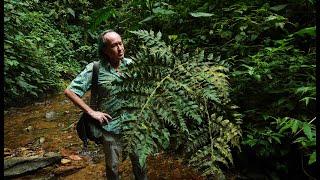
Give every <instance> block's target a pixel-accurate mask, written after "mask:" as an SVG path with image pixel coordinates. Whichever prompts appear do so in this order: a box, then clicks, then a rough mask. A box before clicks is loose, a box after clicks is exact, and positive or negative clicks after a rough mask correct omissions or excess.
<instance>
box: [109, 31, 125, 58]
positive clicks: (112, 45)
mask: <svg viewBox="0 0 320 180" xmlns="http://www.w3.org/2000/svg"><path fill="white" fill-rule="evenodd" d="M104 38H105V39H106V40H107V48H106V49H105V51H104V52H105V53H106V54H107V56H108V57H109V59H110V61H112V62H118V61H120V60H121V59H123V57H124V46H123V44H122V39H121V37H120V35H119V34H117V33H116V32H110V33H107V34H105V35H104Z"/></svg>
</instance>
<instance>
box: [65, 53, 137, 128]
mask: <svg viewBox="0 0 320 180" xmlns="http://www.w3.org/2000/svg"><path fill="white" fill-rule="evenodd" d="M132 62H133V61H132V60H131V59H129V58H124V59H123V60H122V61H121V64H120V67H119V70H120V72H123V70H124V69H125V67H126V66H127V65H128V64H131V63H132ZM92 70H93V62H91V63H90V64H88V65H87V66H86V68H85V69H84V70H83V71H82V72H81V73H80V74H79V75H78V76H77V77H76V78H75V79H74V80H73V81H72V82H71V83H70V85H69V86H68V87H67V88H68V89H70V90H71V91H72V92H74V93H75V94H77V95H78V96H80V97H82V96H83V95H84V94H85V93H86V92H87V91H88V90H89V89H90V88H91V81H92ZM98 77H99V78H98V86H99V87H108V85H109V84H110V85H111V82H112V81H113V80H115V79H118V78H119V77H120V75H119V74H118V73H117V72H116V70H115V69H114V68H113V67H112V66H111V65H110V64H109V63H108V62H105V61H100V66H99V75H98ZM105 89H107V88H105ZM104 94H108V93H104ZM103 98H107V99H108V98H110V97H103ZM98 109H99V110H101V107H98ZM102 109H103V110H102V111H103V112H106V113H108V114H110V115H111V116H112V112H108V109H105V108H102ZM113 118H114V117H113ZM119 120H120V118H114V119H113V120H112V121H111V122H109V123H108V124H107V125H104V126H103V128H104V129H105V130H107V131H109V132H112V133H116V134H119V133H120V127H119V123H120V122H119Z"/></svg>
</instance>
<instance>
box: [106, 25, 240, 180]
mask: <svg viewBox="0 0 320 180" xmlns="http://www.w3.org/2000/svg"><path fill="white" fill-rule="evenodd" d="M132 33H133V34H136V35H138V37H139V38H140V39H142V41H143V45H142V46H141V47H140V50H139V52H137V53H136V55H135V57H133V58H132V59H133V60H134V63H133V64H131V65H130V66H129V67H128V69H127V70H126V73H125V74H123V77H122V78H121V81H117V82H114V83H113V86H112V95H111V97H112V99H111V100H110V101H109V102H107V103H109V104H112V106H110V105H109V107H111V108H112V111H113V112H115V114H117V116H118V117H119V118H122V124H121V127H122V131H123V132H122V133H123V141H124V144H125V148H124V150H125V152H127V153H132V152H135V153H137V154H138V155H139V157H140V163H141V164H142V165H143V164H144V163H146V162H145V160H146V157H147V156H148V155H150V154H153V153H156V152H158V151H161V150H169V149H171V150H172V149H174V150H179V152H182V154H183V155H184V157H185V158H186V159H187V158H188V160H189V163H190V164H191V165H193V166H194V167H195V168H197V169H199V170H200V171H201V172H203V175H213V174H216V175H219V176H223V173H222V171H221V169H220V168H221V165H226V166H228V165H229V164H230V163H231V164H232V163H233V160H232V155H231V147H233V146H237V147H239V138H240V137H241V129H240V123H241V115H240V114H238V113H237V112H236V111H235V109H236V108H237V106H235V105H233V104H232V103H231V102H230V99H229V89H230V87H229V84H228V81H227V79H228V77H227V75H226V72H227V71H228V69H227V68H226V67H224V66H222V65H219V62H215V61H212V60H211V61H209V60H208V58H205V56H204V52H203V51H200V52H199V53H196V52H195V53H194V55H192V56H191V55H188V54H182V53H180V54H178V53H175V52H174V51H173V49H172V48H171V47H170V46H168V45H166V44H165V43H164V42H163V41H162V40H161V36H162V35H161V33H160V32H159V33H157V34H154V32H153V31H150V32H148V31H143V30H139V31H132ZM209 59H212V58H209ZM109 110H110V109H109Z"/></svg>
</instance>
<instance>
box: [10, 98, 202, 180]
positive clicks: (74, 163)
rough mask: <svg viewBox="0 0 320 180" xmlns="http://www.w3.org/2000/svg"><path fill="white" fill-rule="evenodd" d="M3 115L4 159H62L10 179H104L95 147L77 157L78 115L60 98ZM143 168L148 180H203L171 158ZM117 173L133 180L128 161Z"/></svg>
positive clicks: (153, 158)
mask: <svg viewBox="0 0 320 180" xmlns="http://www.w3.org/2000/svg"><path fill="white" fill-rule="evenodd" d="M86 98H88V95H86ZM4 113H5V116H4V148H5V149H4V156H5V158H10V157H14V156H28V155H30V154H32V153H33V154H43V153H46V152H59V153H60V154H61V155H62V157H63V160H62V161H61V162H60V163H56V164H54V165H51V166H48V167H46V168H43V169H41V170H38V171H35V172H33V173H28V174H25V175H23V176H21V177H15V178H13V179H67V180H73V179H76V180H81V179H84V180H86V179H91V180H92V179H97V180H99V179H106V178H105V166H104V154H103V152H102V151H101V150H100V149H101V148H100V147H99V146H98V145H95V144H94V143H93V142H90V143H89V150H90V152H91V154H90V155H89V156H82V155H80V154H79V152H80V151H81V146H82V142H81V140H80V139H79V138H78V137H77V134H76V130H75V127H74V125H75V122H76V121H77V119H78V118H79V115H80V113H81V111H80V110H79V108H77V107H75V106H74V105H73V104H72V103H71V101H69V100H67V99H66V98H65V96H64V95H63V94H58V95H55V96H52V97H50V98H48V99H47V100H45V101H43V102H37V103H34V104H32V105H29V106H26V107H23V108H10V109H9V110H7V111H5V112H4ZM147 165H148V177H149V179H151V180H152V179H155V180H156V179H193V180H202V179H204V178H203V177H201V176H200V173H197V172H196V171H195V170H193V169H192V168H190V167H189V166H187V165H186V164H184V163H183V162H182V160H181V159H180V158H178V157H175V156H173V155H168V154H163V153H159V154H157V155H155V156H151V157H149V158H148V161H147ZM119 172H120V174H121V176H122V179H128V180H130V179H134V178H133V175H132V170H131V163H130V161H129V160H125V161H124V162H122V163H121V165H120V167H119Z"/></svg>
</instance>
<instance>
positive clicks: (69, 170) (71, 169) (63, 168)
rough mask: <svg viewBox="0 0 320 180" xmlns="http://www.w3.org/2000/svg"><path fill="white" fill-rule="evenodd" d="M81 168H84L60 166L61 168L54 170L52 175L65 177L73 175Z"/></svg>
mask: <svg viewBox="0 0 320 180" xmlns="http://www.w3.org/2000/svg"><path fill="white" fill-rule="evenodd" d="M82 168H84V166H61V167H58V168H56V169H55V170H54V171H53V173H54V174H55V175H59V176H66V175H70V174H73V173H75V172H77V171H79V170H80V169H82Z"/></svg>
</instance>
